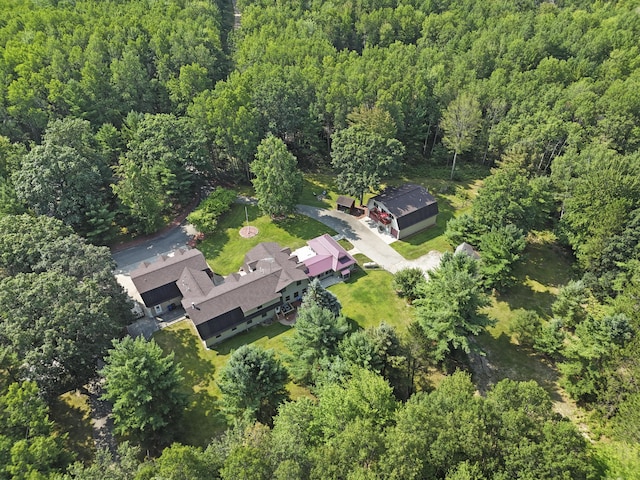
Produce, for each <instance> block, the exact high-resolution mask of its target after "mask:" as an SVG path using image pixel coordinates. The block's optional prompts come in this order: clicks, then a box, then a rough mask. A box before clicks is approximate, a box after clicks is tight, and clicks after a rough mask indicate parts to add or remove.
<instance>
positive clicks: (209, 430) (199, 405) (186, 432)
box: [176, 390, 227, 448]
mask: <svg viewBox="0 0 640 480" xmlns="http://www.w3.org/2000/svg"><path fill="white" fill-rule="evenodd" d="M226 428H227V418H226V416H225V415H224V414H223V413H222V412H221V411H220V402H219V401H218V398H217V397H216V396H215V395H211V394H210V393H209V392H208V391H207V390H200V391H197V392H191V394H190V395H189V404H188V406H187V408H186V409H185V412H184V416H183V418H182V420H181V421H180V424H179V426H178V428H177V431H176V437H177V438H176V440H177V441H178V442H180V443H183V444H186V445H195V446H198V447H202V448H205V447H206V446H207V445H209V444H210V443H211V441H212V440H213V439H214V438H215V437H216V436H217V435H218V434H219V433H221V432H223V431H224V430H225V429H226Z"/></svg>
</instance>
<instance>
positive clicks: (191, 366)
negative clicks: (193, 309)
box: [154, 328, 215, 388]
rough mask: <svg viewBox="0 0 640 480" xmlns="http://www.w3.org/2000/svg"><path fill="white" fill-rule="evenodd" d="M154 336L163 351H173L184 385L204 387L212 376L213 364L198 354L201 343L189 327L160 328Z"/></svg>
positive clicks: (213, 371)
mask: <svg viewBox="0 0 640 480" xmlns="http://www.w3.org/2000/svg"><path fill="white" fill-rule="evenodd" d="M154 338H155V340H156V342H157V343H158V345H160V346H161V347H162V349H163V350H164V351H165V352H171V351H173V352H175V359H176V361H177V362H180V364H181V365H182V375H183V376H184V379H185V382H184V383H185V384H186V385H191V386H194V387H196V386H202V387H204V388H206V384H207V383H209V381H210V380H211V379H212V378H213V374H214V373H215V366H214V365H213V363H211V362H209V361H207V360H205V359H203V358H202V357H201V356H200V355H198V352H199V351H200V349H201V348H202V345H201V344H200V342H199V341H198V339H197V336H196V334H194V332H193V331H192V330H191V329H190V328H181V329H176V330H170V331H167V330H161V331H160V332H158V333H157V334H156V335H155V336H154Z"/></svg>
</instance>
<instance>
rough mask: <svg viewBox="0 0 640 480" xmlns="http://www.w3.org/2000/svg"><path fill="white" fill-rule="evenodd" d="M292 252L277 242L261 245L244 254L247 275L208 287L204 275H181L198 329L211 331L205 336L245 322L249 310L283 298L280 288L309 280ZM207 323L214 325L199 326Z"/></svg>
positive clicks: (189, 310)
mask: <svg viewBox="0 0 640 480" xmlns="http://www.w3.org/2000/svg"><path fill="white" fill-rule="evenodd" d="M290 254H291V250H289V249H288V248H281V247H280V245H278V244H277V243H273V242H270V243H261V244H258V245H257V246H256V247H254V248H253V249H251V250H250V251H249V252H247V254H246V255H245V266H244V271H245V274H244V275H240V274H231V275H229V276H227V277H226V278H225V279H224V282H223V283H221V284H219V285H215V286H214V285H213V283H212V282H211V281H210V283H209V285H208V290H207V288H205V285H203V284H204V283H206V281H205V279H204V277H202V276H199V275H192V273H191V272H185V274H184V275H183V276H182V277H181V278H180V282H182V280H183V279H184V280H185V286H184V291H183V294H185V293H186V294H185V295H184V298H183V300H182V305H183V306H184V308H185V310H186V311H187V313H188V315H189V318H191V320H192V321H193V323H194V324H195V325H196V327H197V328H198V332H200V333H201V335H202V334H203V332H205V331H206V332H209V333H207V334H206V335H205V336H203V337H202V338H204V339H206V338H210V336H211V332H220V331H224V330H226V329H228V328H229V327H230V326H232V325H233V324H234V323H236V324H237V323H240V322H242V321H243V320H244V314H246V312H248V311H250V310H253V309H255V308H257V307H259V306H261V305H265V304H268V303H272V302H274V301H275V300H278V299H280V291H282V290H283V289H284V288H286V287H287V286H289V285H290V284H291V283H292V282H296V281H302V280H306V279H307V274H306V273H305V268H306V267H305V266H304V264H300V263H298V260H297V257H295V256H293V257H292V256H291V255H290ZM186 285H189V290H188V291H187V287H186ZM237 309H240V310H239V312H240V313H241V314H242V315H239V314H238V311H237ZM234 312H235V313H234ZM229 322H231V323H229ZM205 323H211V325H208V326H206V327H200V325H202V324H205ZM227 323H229V325H227ZM214 324H215V325H214ZM223 327H224V328H223ZM207 335H208V336H207Z"/></svg>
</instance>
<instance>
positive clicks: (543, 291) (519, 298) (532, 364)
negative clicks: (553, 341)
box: [477, 232, 576, 418]
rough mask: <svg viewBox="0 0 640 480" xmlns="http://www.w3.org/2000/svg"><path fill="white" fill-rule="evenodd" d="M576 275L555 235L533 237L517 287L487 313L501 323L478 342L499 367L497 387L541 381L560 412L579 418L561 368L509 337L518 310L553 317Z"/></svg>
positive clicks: (495, 377)
mask: <svg viewBox="0 0 640 480" xmlns="http://www.w3.org/2000/svg"><path fill="white" fill-rule="evenodd" d="M570 273H571V261H570V259H569V258H567V256H566V255H565V254H564V253H563V252H562V251H561V250H560V249H559V248H558V246H557V244H556V242H555V239H554V237H553V236H552V235H551V234H549V233H548V232H545V233H542V234H540V235H539V236H535V237H530V238H529V244H528V246H527V248H526V250H525V256H524V261H523V262H522V263H520V264H519V265H518V266H517V268H516V269H515V275H516V278H517V283H516V285H515V286H513V287H512V288H510V289H509V290H507V291H506V292H504V293H502V294H500V295H494V296H492V298H491V300H492V304H491V305H490V306H489V307H488V308H487V309H486V313H487V314H488V315H489V316H490V317H491V318H494V319H495V320H496V325H495V326H493V327H489V328H488V329H487V333H484V334H482V335H480V336H479V337H478V339H477V342H478V344H479V346H480V347H481V348H482V349H483V350H484V351H485V352H486V354H487V360H488V361H489V363H490V364H492V365H493V366H494V367H495V371H494V373H493V378H491V379H490V381H491V382H492V383H495V382H497V381H499V380H501V379H503V378H511V379H513V380H531V379H533V380H536V381H537V382H538V383H539V384H540V385H541V386H543V387H544V388H545V389H546V390H547V391H548V392H549V393H550V395H551V398H552V400H554V402H556V408H557V409H558V410H559V411H561V412H562V413H563V414H566V415H569V416H572V417H574V418H575V415H576V410H575V405H574V404H573V402H571V401H569V400H568V399H567V397H566V395H565V394H564V392H562V391H561V390H560V389H559V388H558V386H557V379H558V374H557V372H556V370H555V368H553V366H551V365H550V364H549V363H548V362H547V361H545V360H544V358H543V357H541V356H540V355H538V354H536V353H535V352H532V351H530V350H527V349H524V348H522V347H520V346H518V345H517V344H516V343H515V341H514V340H513V339H512V338H511V335H510V334H509V325H510V322H511V320H512V318H513V317H514V315H515V312H516V310H518V309H527V310H535V311H536V312H537V313H538V314H539V315H541V316H542V317H543V318H548V317H549V316H550V314H551V304H552V303H553V301H554V299H555V296H556V294H557V292H558V286H559V285H562V284H564V283H566V282H567V281H568V280H569V279H570Z"/></svg>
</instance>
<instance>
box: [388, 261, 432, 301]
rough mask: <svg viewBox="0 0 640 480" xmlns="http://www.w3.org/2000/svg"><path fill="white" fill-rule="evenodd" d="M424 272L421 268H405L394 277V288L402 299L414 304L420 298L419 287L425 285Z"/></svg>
mask: <svg viewBox="0 0 640 480" xmlns="http://www.w3.org/2000/svg"><path fill="white" fill-rule="evenodd" d="M425 281H426V280H425V278H424V272H423V271H422V270H421V269H419V268H404V269H402V270H400V271H398V272H397V273H396V274H395V275H394V276H393V287H394V288H395V289H396V291H397V292H398V295H399V296H400V297H401V298H406V299H407V300H409V301H410V302H413V301H414V300H415V299H416V298H418V296H419V285H421V284H423V283H425Z"/></svg>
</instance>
